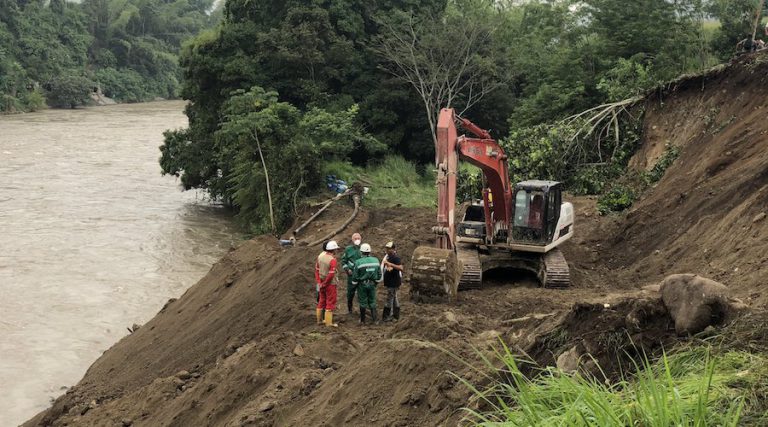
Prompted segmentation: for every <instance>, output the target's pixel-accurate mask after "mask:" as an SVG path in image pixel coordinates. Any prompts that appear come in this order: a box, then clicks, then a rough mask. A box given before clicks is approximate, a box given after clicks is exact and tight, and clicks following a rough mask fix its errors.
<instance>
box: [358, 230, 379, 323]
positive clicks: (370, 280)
mask: <svg viewBox="0 0 768 427" xmlns="http://www.w3.org/2000/svg"><path fill="white" fill-rule="evenodd" d="M360 252H362V253H363V257H362V258H360V259H358V260H357V261H355V268H354V270H353V271H352V282H353V283H354V284H355V285H356V286H357V300H358V301H359V303H360V324H364V323H365V311H366V310H370V311H371V319H372V320H373V323H376V283H378V281H379V280H381V264H380V263H379V260H378V259H377V258H376V257H375V256H371V245H369V244H367V243H363V244H362V245H360Z"/></svg>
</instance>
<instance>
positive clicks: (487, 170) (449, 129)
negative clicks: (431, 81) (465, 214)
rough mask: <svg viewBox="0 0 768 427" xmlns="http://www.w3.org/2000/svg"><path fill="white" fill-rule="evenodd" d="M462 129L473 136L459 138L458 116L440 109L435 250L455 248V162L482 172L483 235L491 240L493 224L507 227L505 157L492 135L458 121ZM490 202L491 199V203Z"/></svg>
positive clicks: (508, 201)
mask: <svg viewBox="0 0 768 427" xmlns="http://www.w3.org/2000/svg"><path fill="white" fill-rule="evenodd" d="M458 121H459V122H460V123H461V126H462V127H463V128H464V129H465V130H467V131H469V132H470V133H472V134H473V135H474V137H467V136H464V135H462V136H458V129H457V128H456V122H457V117H456V113H455V111H454V110H453V109H452V108H444V109H442V110H440V116H439V117H438V121H437V139H436V141H435V156H436V165H437V227H435V231H436V232H437V234H438V236H439V237H438V241H437V244H438V247H440V248H442V249H453V248H454V247H455V245H456V225H455V220H454V217H455V212H454V209H455V206H456V177H457V173H458V160H459V158H461V159H462V160H465V161H467V162H468V163H470V164H472V165H474V166H477V167H478V168H480V169H481V170H482V172H483V176H484V177H485V181H486V183H487V188H485V189H483V201H484V206H485V227H486V236H489V237H492V236H494V235H495V233H494V229H493V228H494V222H495V223H497V224H502V225H501V226H502V227H507V228H508V227H509V221H510V219H511V217H512V212H511V210H512V189H511V186H510V183H509V171H508V166H507V155H506V154H505V153H504V149H502V148H501V146H500V145H499V144H498V143H497V142H496V141H495V140H494V139H492V138H491V134H490V133H489V132H488V131H486V130H484V129H482V128H480V127H479V126H477V125H476V124H474V123H472V122H471V121H469V120H467V119H464V118H459V119H458ZM491 199H492V200H491Z"/></svg>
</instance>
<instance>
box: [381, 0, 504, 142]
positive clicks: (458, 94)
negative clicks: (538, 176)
mask: <svg viewBox="0 0 768 427" xmlns="http://www.w3.org/2000/svg"><path fill="white" fill-rule="evenodd" d="M497 15H498V14H497V12H496V10H495V9H494V6H493V2H487V1H482V0H480V1H476V0H468V1H452V2H450V3H449V6H448V8H447V9H446V10H445V11H444V12H443V13H442V14H440V15H438V16H421V17H419V16H415V15H414V14H413V12H410V11H401V12H398V13H396V14H395V15H394V16H393V17H391V18H388V19H386V20H382V21H381V25H382V27H383V31H382V34H381V35H380V36H379V37H378V39H377V44H376V51H377V53H378V54H379V55H380V56H381V57H382V58H383V59H384V60H385V61H386V62H385V64H384V67H385V68H386V69H387V70H388V71H389V72H390V73H392V74H393V75H394V76H396V77H397V78H399V79H401V80H402V81H404V82H406V83H407V84H409V85H411V86H412V87H413V88H414V89H415V90H416V92H417V93H418V95H419V97H420V99H421V101H422V103H423V104H424V112H425V113H426V116H427V121H428V123H429V128H430V131H431V133H432V140H433V141H436V139H437V135H436V120H437V115H438V112H439V110H440V109H441V108H446V107H454V108H457V110H459V111H460V113H459V114H462V113H464V112H465V111H467V110H468V109H470V108H472V106H474V105H475V104H476V103H478V102H479V101H480V100H481V99H482V98H483V97H484V96H485V95H486V94H488V93H489V92H491V91H493V90H495V89H496V88H498V87H499V86H500V85H501V84H502V83H503V82H504V79H505V77H506V76H505V75H504V74H503V73H501V72H500V70H499V69H498V68H497V67H496V63H495V62H494V54H496V53H498V52H494V51H493V50H491V49H489V48H490V47H491V46H493V44H492V41H493V35H494V32H495V31H496V29H497V25H498V23H499V22H500V21H499V20H498V19H497Z"/></svg>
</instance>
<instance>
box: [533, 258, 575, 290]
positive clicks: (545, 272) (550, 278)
mask: <svg viewBox="0 0 768 427" xmlns="http://www.w3.org/2000/svg"><path fill="white" fill-rule="evenodd" d="M542 258H543V264H544V265H543V266H542V267H543V268H542V269H541V273H540V274H539V280H540V281H541V284H542V285H543V286H544V287H545V288H567V287H570V286H571V275H570V269H569V267H568V263H567V262H566V261H565V256H563V253H562V252H561V251H560V249H553V250H551V251H549V252H548V253H547V254H545V255H544V256H543V257H542Z"/></svg>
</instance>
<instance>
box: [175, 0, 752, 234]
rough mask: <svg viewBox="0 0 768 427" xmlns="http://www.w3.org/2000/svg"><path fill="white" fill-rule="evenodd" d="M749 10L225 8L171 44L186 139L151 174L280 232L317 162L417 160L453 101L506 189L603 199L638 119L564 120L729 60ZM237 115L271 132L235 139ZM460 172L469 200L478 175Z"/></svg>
mask: <svg viewBox="0 0 768 427" xmlns="http://www.w3.org/2000/svg"><path fill="white" fill-rule="evenodd" d="M757 6H758V2H757V0H755V1H752V0H739V1H737V2H732V1H724V0H723V1H720V0H712V1H704V0H686V1H675V2H670V1H667V0H638V1H632V2H624V1H619V0H586V1H566V0H541V1H528V2H511V1H510V2H498V1H491V0H430V1H426V2H425V1H414V0H389V1H380V2H367V1H356V0H315V1H306V0H288V1H260V2H252V1H247V0H229V1H228V2H227V3H226V7H225V9H224V18H223V21H222V22H221V24H220V25H218V26H217V27H215V28H214V29H211V30H208V31H205V32H204V33H203V34H201V35H200V36H198V37H197V38H195V39H194V40H193V41H191V42H190V43H189V44H188V45H186V46H185V47H184V49H183V52H182V55H181V64H182V67H183V71H184V83H183V90H182V93H183V96H184V97H185V98H186V99H189V100H191V101H192V103H191V104H190V105H189V107H188V109H187V115H188V116H189V118H190V127H189V129H184V130H179V131H175V132H170V133H168V134H167V136H166V143H165V145H164V146H163V148H162V151H163V156H162V160H161V163H162V166H163V170H164V171H165V172H166V173H170V174H175V175H178V176H180V177H181V180H182V183H183V184H184V186H185V187H187V188H204V189H207V190H208V191H209V192H210V193H211V195H212V196H214V197H216V198H219V199H222V200H225V201H228V202H230V203H232V205H233V206H235V207H236V208H237V209H239V210H240V216H241V218H242V219H244V222H245V223H246V225H247V226H249V227H250V228H251V230H252V231H254V232H262V231H267V230H268V229H269V228H270V227H272V225H271V224H269V227H267V224H268V222H267V221H266V220H265V219H264V215H265V214H266V212H267V211H268V209H267V208H265V207H264V203H265V202H267V203H269V200H268V199H271V204H272V205H273V210H274V211H275V212H277V214H276V223H277V224H276V228H277V229H280V228H282V227H284V226H285V225H286V224H287V222H288V221H289V217H287V216H285V215H286V214H287V213H289V212H292V211H293V209H294V208H295V203H296V201H297V200H300V198H301V196H303V195H307V194H311V192H312V191H314V190H315V189H316V188H317V187H318V185H319V183H320V182H322V178H321V174H322V171H323V170H326V169H327V168H326V167H324V166H323V164H326V163H327V162H328V161H333V162H334V163H333V164H334V165H336V166H337V167H336V169H337V170H338V169H344V168H339V167H338V165H339V162H350V163H351V164H354V165H357V166H366V165H367V164H369V163H371V162H374V163H376V162H379V161H380V160H381V159H383V156H384V155H389V154H395V155H399V156H402V157H403V158H405V159H406V160H408V161H412V162H415V163H416V164H419V165H427V164H428V163H429V162H431V161H432V159H433V155H434V154H433V153H434V151H433V134H432V132H431V131H432V130H433V126H432V125H433V120H434V115H435V113H436V111H437V109H439V108H441V107H445V106H448V105H450V106H452V107H455V108H456V109H457V110H458V111H462V112H463V115H464V116H466V117H471V118H472V120H473V121H475V122H476V123H478V124H479V125H481V126H482V127H485V128H488V129H491V130H492V131H493V134H494V135H495V136H496V138H498V139H500V141H501V143H502V144H503V145H504V147H505V148H506V150H507V151H508V152H509V154H510V166H511V170H512V173H513V175H514V176H513V179H522V178H532V177H537V178H554V179H559V180H564V181H566V183H567V184H568V185H569V188H570V190H571V191H574V192H578V193H601V192H604V191H607V190H610V188H609V187H610V185H608V184H609V183H610V182H612V180H613V179H614V178H615V176H616V175H617V174H618V173H621V171H622V170H623V167H624V165H625V164H626V161H627V160H628V159H629V157H630V155H631V153H632V151H633V150H634V148H635V147H636V143H637V141H638V139H639V129H638V126H637V123H638V122H637V118H638V117H639V116H640V114H639V113H641V112H639V111H632V113H633V114H628V111H629V110H627V109H625V107H629V106H630V104H627V105H624V106H620V107H617V108H615V109H612V110H605V111H599V110H595V111H593V114H594V115H582V116H578V117H572V118H571V119H568V120H563V119H565V118H567V117H569V116H572V115H574V114H575V113H578V112H581V111H583V110H587V109H589V108H591V107H593V106H595V105H599V104H602V103H607V102H614V101H618V100H622V99H626V98H631V97H633V96H636V95H639V94H642V93H644V92H645V91H647V90H649V89H651V88H653V87H655V86H656V85H658V84H660V83H661V82H664V81H667V80H669V79H672V78H675V77H676V76H678V75H680V74H682V73H686V72H696V71H698V70H702V69H704V68H707V67H709V66H711V65H713V64H715V63H717V62H719V61H720V60H723V59H727V58H728V57H729V56H732V55H733V54H734V51H735V46H734V44H735V42H736V41H738V40H740V39H741V38H743V37H744V34H749V33H751V31H752V28H753V25H754V23H755V21H754V19H753V18H754V17H755V16H756V11H757ZM713 19H718V20H719V22H721V23H722V25H718V24H717V22H718V21H715V23H714V25H713ZM267 93H268V94H270V95H269V96H268V97H267V98H268V100H264V99H262V98H261V96H262V95H257V94H267ZM245 94H250V95H245ZM243 96H250V97H255V100H253V101H252V102H251V101H248V102H245V104H247V107H244V106H243V107H242V108H245V109H246V110H248V111H250V113H248V112H247V111H239V110H238V111H233V109H232V108H233V105H234V104H233V102H235V103H238V105H240V104H242V103H243V102H242V101H243V100H242V99H241V98H242V97H243ZM276 106H279V110H280V111H283V113H278V112H272V111H271V110H272V109H274V108H277V107H276ZM614 112H616V113H617V115H616V119H614V115H613V113H614ZM233 114H254V115H257V116H259V117H261V116H265V117H271V119H269V120H266V119H264V120H262V119H259V121H258V124H257V123H256V122H251V123H250V124H249V125H248V126H245V125H243V126H239V125H238V126H234V125H232V124H231V123H232V121H233V117H234V116H233ZM281 114H282V115H281ZM600 114H602V118H603V119H604V120H602V121H600V122H599V123H598V125H594V123H595V122H594V121H590V119H593V118H594V116H595V115H597V116H599V115H600ZM632 118H634V120H633V119H632ZM307 122H311V123H312V124H311V126H307V125H306V123H307ZM256 128H258V129H256ZM261 134H264V135H279V136H280V137H264V138H260V145H261V154H260V155H259V156H256V155H254V151H253V147H254V145H255V144H256V142H257V139H256V138H257V135H261ZM243 153H246V154H243ZM288 153H290V155H289V154H288ZM299 171H301V172H302V173H300V174H299V173H297V172H299ZM268 176H269V181H270V182H271V184H270V185H267V178H268ZM462 176H463V177H464V178H465V181H466V182H468V184H467V185H465V186H464V188H463V190H462V193H463V194H467V195H471V194H472V192H473V191H474V190H473V189H474V188H476V187H477V185H476V184H477V182H478V181H479V180H478V179H477V177H476V176H473V174H472V172H471V171H463V173H462ZM270 192H271V195H270V194H268V193H270ZM624 196H626V195H625V194H619V195H618V198H617V200H618V202H619V204H621V203H623V202H624V200H623V199H624ZM629 203H631V200H630V201H629Z"/></svg>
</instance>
